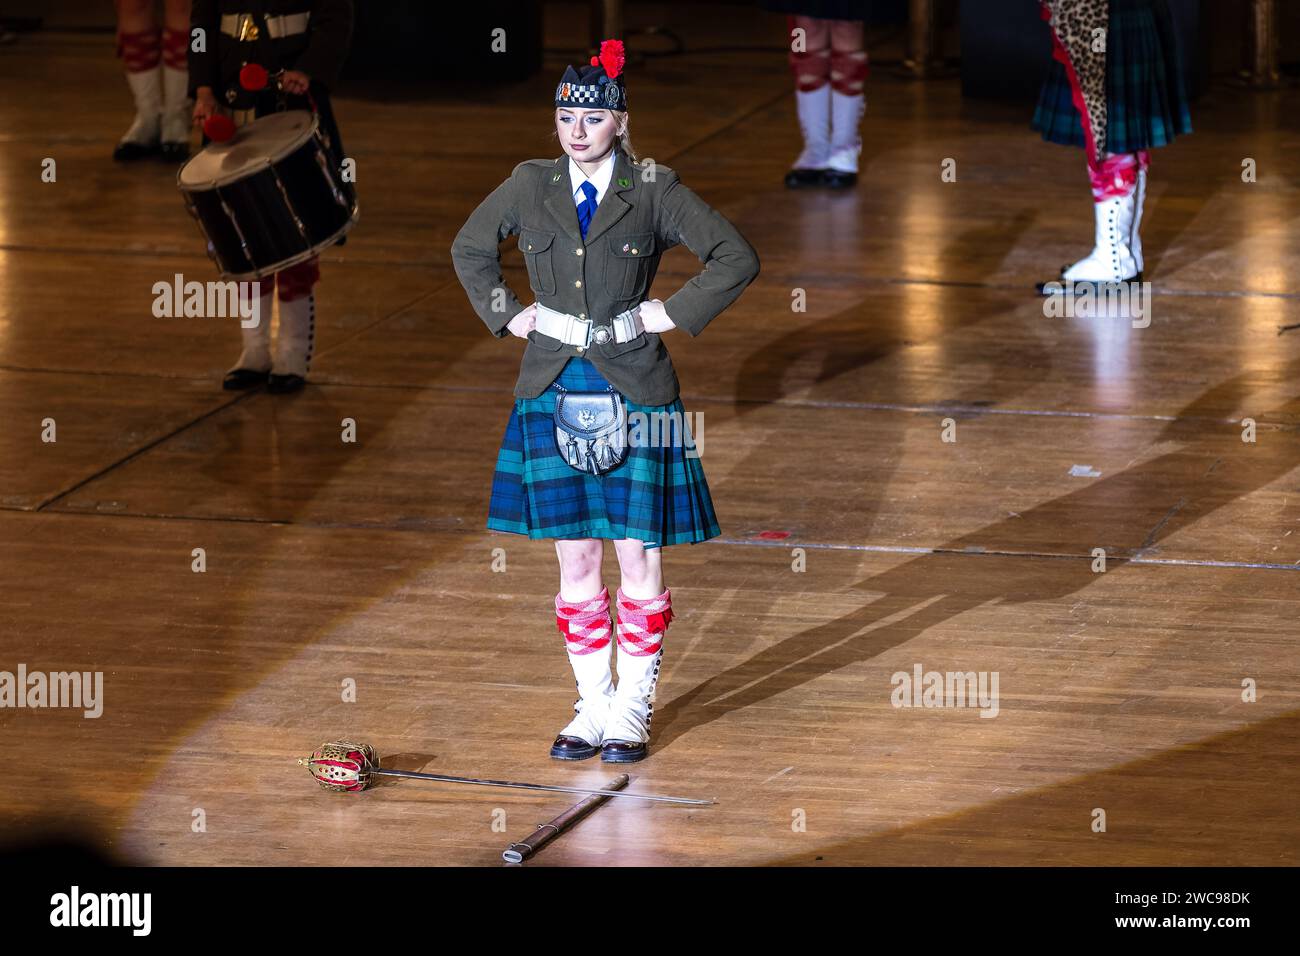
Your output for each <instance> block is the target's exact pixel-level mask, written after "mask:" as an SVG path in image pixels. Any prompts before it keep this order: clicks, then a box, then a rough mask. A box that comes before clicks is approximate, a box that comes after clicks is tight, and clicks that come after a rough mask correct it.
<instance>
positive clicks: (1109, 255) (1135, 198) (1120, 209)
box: [1062, 150, 1150, 282]
mask: <svg viewBox="0 0 1300 956" xmlns="http://www.w3.org/2000/svg"><path fill="white" fill-rule="evenodd" d="M1149 165H1150V157H1149V154H1148V153H1147V151H1146V150H1142V151H1140V152H1136V153H1104V154H1102V155H1101V156H1099V157H1098V158H1097V160H1096V161H1095V162H1090V163H1088V178H1089V180H1090V181H1091V183H1092V201H1093V216H1094V222H1095V228H1096V235H1095V238H1094V243H1093V249H1092V252H1090V253H1089V254H1088V255H1087V256H1085V257H1084V258H1082V259H1080V260H1079V261H1078V262H1076V263H1074V265H1072V266H1070V267H1069V268H1067V269H1066V270H1065V272H1064V273H1062V278H1063V279H1065V281H1066V282H1127V281H1130V280H1141V278H1142V241H1141V239H1140V238H1139V237H1138V227H1139V226H1140V225H1141V223H1142V204H1143V202H1144V201H1145V199H1146V174H1147V167H1148V166H1149Z"/></svg>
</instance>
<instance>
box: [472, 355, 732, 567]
mask: <svg viewBox="0 0 1300 956" xmlns="http://www.w3.org/2000/svg"><path fill="white" fill-rule="evenodd" d="M556 381H557V382H558V383H559V384H560V385H561V386H563V387H564V388H566V389H570V390H573V391H598V390H600V389H603V388H606V387H607V386H608V382H606V380H605V378H604V376H602V375H601V374H600V372H599V371H597V370H596V367H595V366H594V365H592V364H591V362H589V361H587V360H586V359H582V358H571V359H569V361H568V363H567V364H566V365H565V366H564V368H563V369H562V370H561V372H560V374H559V375H558V376H557V377H556ZM555 397H556V393H555V391H554V390H552V389H549V388H548V389H547V390H546V391H545V392H543V393H542V394H541V395H540V396H538V397H537V398H517V399H515V404H514V408H513V409H511V411H510V417H509V419H507V421H506V428H505V435H504V436H503V438H502V440H501V448H500V451H499V452H498V453H497V462H496V469H495V472H494V474H493V476H492V494H491V498H490V500H489V502H488V519H487V527H488V528H490V529H492V530H494V531H507V532H511V533H513V534H522V535H527V536H528V537H529V538H535V539H538V538H561V539H573V538H611V539H615V540H617V539H622V538H635V539H637V540H640V541H643V542H645V544H646V547H660V546H663V545H670V544H697V543H699V542H701V541H707V540H708V539H709V538H715V537H717V536H718V535H720V534H721V533H722V532H721V530H720V529H719V527H718V520H717V516H716V514H715V513H714V510H713V499H712V498H711V497H710V495H709V486H708V483H707V482H706V481H705V478H704V468H703V466H702V465H701V464H700V459H699V458H698V457H694V456H691V455H689V454H688V451H690V449H689V448H688V447H684V443H683V442H681V441H670V442H663V443H655V444H645V443H637V444H630V445H629V447H628V450H627V457H626V458H625V459H624V461H623V464H622V465H620V466H619V467H618V468H615V469H614V470H613V471H610V472H607V473H605V474H603V475H599V476H597V475H591V474H588V473H586V472H579V471H577V470H575V469H573V468H570V467H569V465H568V464H567V463H566V462H565V460H564V459H563V458H562V457H561V455H560V452H559V450H558V449H557V448H556V446H555V423H554V418H553V416H554V413H555ZM624 402H625V404H626V406H627V411H628V413H629V415H630V414H631V413H633V412H643V413H645V414H646V415H654V414H661V415H665V414H666V415H669V416H672V415H676V416H677V418H676V421H680V422H682V423H683V428H685V427H686V412H685V409H684V408H683V406H682V403H681V399H674V400H673V401H672V402H669V403H668V404H667V405H641V404H638V403H636V402H632V401H629V400H628V399H627V398H626V396H625V397H624Z"/></svg>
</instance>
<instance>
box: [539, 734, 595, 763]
mask: <svg viewBox="0 0 1300 956" xmlns="http://www.w3.org/2000/svg"><path fill="white" fill-rule="evenodd" d="M599 749H600V748H599V747H593V746H592V745H591V744H589V743H587V741H585V740H583V739H582V738H581V737H566V736H565V735H564V734H560V736H558V737H556V738H555V743H553V744H551V756H552V757H554V758H555V759H556V760H586V759H587V758H588V757H594V756H596V754H597V752H598V751H599Z"/></svg>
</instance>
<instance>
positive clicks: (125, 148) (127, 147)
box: [113, 142, 158, 163]
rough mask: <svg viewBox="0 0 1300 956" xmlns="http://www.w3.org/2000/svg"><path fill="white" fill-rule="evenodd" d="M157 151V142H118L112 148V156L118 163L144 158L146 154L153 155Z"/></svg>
mask: <svg viewBox="0 0 1300 956" xmlns="http://www.w3.org/2000/svg"><path fill="white" fill-rule="evenodd" d="M157 152H158V144H157V143H151V144H149V145H147V146H146V145H144V144H143V143H130V142H127V143H118V144H117V149H115V150H113V158H114V159H115V160H117V161H118V162H119V163H129V162H132V161H134V160H137V159H144V158H145V157H146V156H153V155H155V154H156V153H157Z"/></svg>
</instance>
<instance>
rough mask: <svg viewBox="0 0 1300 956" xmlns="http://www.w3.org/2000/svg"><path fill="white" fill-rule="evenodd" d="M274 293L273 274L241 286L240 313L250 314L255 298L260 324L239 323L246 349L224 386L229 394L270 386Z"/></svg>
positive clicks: (229, 373)
mask: <svg viewBox="0 0 1300 956" xmlns="http://www.w3.org/2000/svg"><path fill="white" fill-rule="evenodd" d="M274 292H275V276H273V275H270V276H266V277H264V278H263V279H262V280H261V281H260V282H241V283H239V302H240V311H241V313H246V312H249V311H250V309H249V306H250V305H251V304H252V302H253V301H254V298H255V299H256V302H257V309H256V313H255V315H256V318H257V323H256V324H249V325H246V324H245V323H244V322H243V321H242V320H241V322H240V324H239V334H240V336H241V337H242V339H243V343H244V350H243V351H242V352H240V353H239V359H238V360H237V361H236V362H235V364H234V367H233V368H231V370H230V371H229V372H227V373H226V377H225V380H224V381H222V383H221V387H222V388H224V389H225V390H226V391H228V392H235V391H242V390H243V389H246V388H253V387H255V386H258V385H265V384H266V376H267V374H268V373H269V372H270V371H271V307H272V303H273V293H274Z"/></svg>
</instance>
